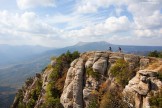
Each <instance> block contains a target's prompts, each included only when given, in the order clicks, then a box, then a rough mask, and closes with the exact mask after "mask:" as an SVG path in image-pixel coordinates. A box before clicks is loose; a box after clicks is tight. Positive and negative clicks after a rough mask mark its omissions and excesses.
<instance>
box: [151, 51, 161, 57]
mask: <svg viewBox="0 0 162 108" xmlns="http://www.w3.org/2000/svg"><path fill="white" fill-rule="evenodd" d="M148 56H149V57H159V58H162V52H158V51H157V50H155V51H152V52H149V53H148Z"/></svg>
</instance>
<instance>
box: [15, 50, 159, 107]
mask: <svg viewBox="0 0 162 108" xmlns="http://www.w3.org/2000/svg"><path fill="white" fill-rule="evenodd" d="M77 57H78V53H77V52H75V53H73V54H71V53H70V52H67V53H66V54H63V55H61V56H59V57H58V58H54V59H53V60H52V62H51V63H52V64H51V65H48V66H47V68H46V69H45V71H44V72H43V73H41V74H37V75H36V77H34V78H30V79H28V80H27V81H26V83H25V86H23V87H22V89H21V90H19V91H18V93H17V95H16V97H15V100H14V103H13V105H12V108H22V107H34V108H40V107H43V108H44V107H49V108H63V107H64V108H114V107H116V108H119V107H120V108H128V107H129V108H130V107H132V108H133V107H136V108H142V107H146V106H147V107H151V106H154V107H155V106H156V107H162V106H161V104H160V103H161V98H162V96H161V94H160V92H162V90H161V91H160V89H161V88H162V59H158V58H152V57H144V56H137V55H132V54H124V53H113V52H107V51H91V52H86V53H83V54H81V55H80V57H79V58H77ZM75 58H77V59H75ZM74 59H75V60H74ZM72 60H74V61H73V62H72V63H71V64H70V62H71V61H72ZM157 96H158V97H157ZM154 98H155V99H157V103H154V102H153V101H152V100H153V99H154Z"/></svg>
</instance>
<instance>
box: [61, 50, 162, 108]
mask: <svg viewBox="0 0 162 108" xmlns="http://www.w3.org/2000/svg"><path fill="white" fill-rule="evenodd" d="M85 55H86V56H88V57H85ZM83 56H84V57H83ZM81 58H82V59H84V60H83V61H85V62H81V63H79V64H80V65H79V67H80V68H78V65H77V64H78V59H77V60H75V61H74V62H72V63H71V67H70V69H69V71H68V73H67V77H66V81H65V85H64V91H63V93H62V96H61V103H62V104H63V106H64V107H65V108H83V107H85V108H86V107H88V105H89V103H90V101H91V100H92V99H93V98H98V95H96V93H94V92H98V91H99V86H100V85H101V84H102V83H104V82H106V81H108V80H110V81H111V82H113V78H111V75H110V74H109V71H110V69H111V67H112V66H113V65H114V64H115V62H116V60H118V59H123V60H125V61H126V62H128V63H129V69H130V70H133V71H137V72H136V76H135V77H134V78H132V79H131V80H130V81H129V84H128V85H127V86H126V87H125V89H124V90H123V94H124V95H125V97H126V96H127V95H128V94H129V95H128V96H132V97H128V96H127V98H131V100H132V101H133V102H134V103H135V104H133V103H130V102H129V101H128V100H127V101H128V102H127V103H128V104H130V107H133V106H135V107H136V108H142V107H148V108H149V101H148V100H149V92H150V91H152V90H154V91H157V90H158V89H159V88H160V87H161V86H162V83H161V81H160V80H158V78H157V75H158V72H155V71H151V70H142V69H146V67H148V66H149V63H150V59H149V58H147V57H141V56H136V55H131V54H122V53H110V52H100V51H97V52H88V53H84V54H83V55H82V57H80V58H79V59H81ZM89 68H91V69H92V70H93V73H94V74H96V73H99V75H100V76H99V77H100V78H99V80H96V79H95V78H94V77H93V76H88V75H87V73H86V72H87V70H88V69H89ZM78 75H79V77H77V76H78ZM114 84H115V83H114ZM156 86H157V87H156ZM72 88H73V89H72ZM74 88H75V89H74ZM155 88H156V89H155ZM78 89H80V90H78ZM130 94H131V95H130ZM92 97H93V98H92ZM76 99H78V102H76Z"/></svg>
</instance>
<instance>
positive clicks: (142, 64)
mask: <svg viewBox="0 0 162 108" xmlns="http://www.w3.org/2000/svg"><path fill="white" fill-rule="evenodd" d="M149 63H150V60H149V59H148V58H141V59H140V69H145V68H146V67H147V66H148V65H149Z"/></svg>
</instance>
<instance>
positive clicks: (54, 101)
mask: <svg viewBox="0 0 162 108" xmlns="http://www.w3.org/2000/svg"><path fill="white" fill-rule="evenodd" d="M40 108H64V107H63V106H62V104H61V103H60V99H59V98H53V97H51V98H48V99H47V100H46V102H45V103H44V104H43V105H42V106H41V107H40Z"/></svg>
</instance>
